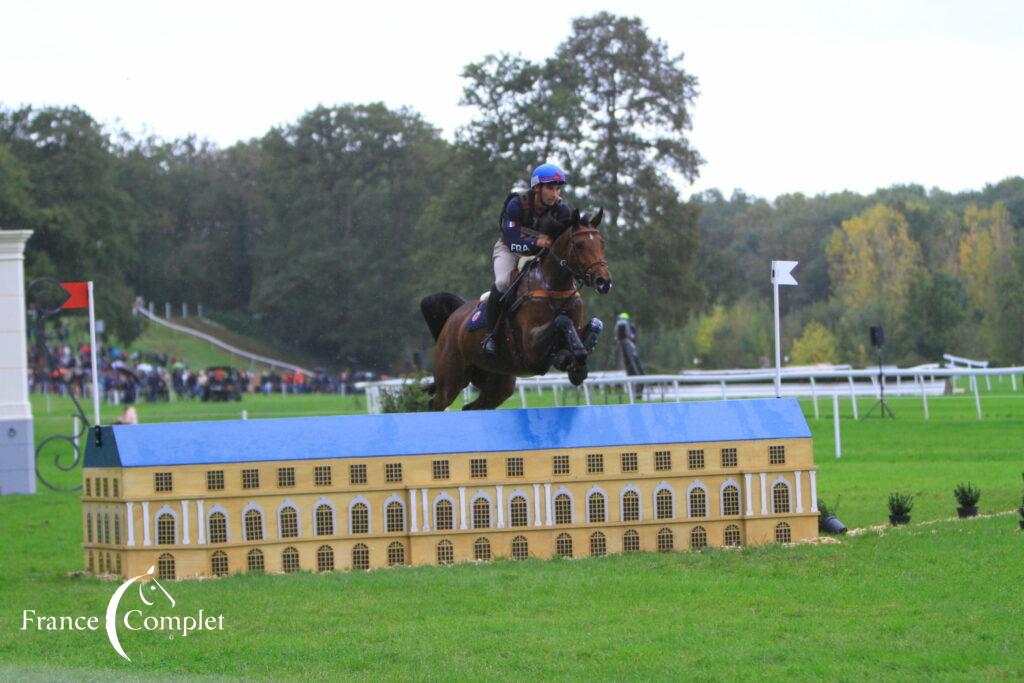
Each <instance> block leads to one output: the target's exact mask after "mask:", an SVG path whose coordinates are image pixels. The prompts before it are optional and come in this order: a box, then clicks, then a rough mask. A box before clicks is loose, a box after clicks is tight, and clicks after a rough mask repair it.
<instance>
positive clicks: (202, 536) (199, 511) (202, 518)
mask: <svg viewBox="0 0 1024 683" xmlns="http://www.w3.org/2000/svg"><path fill="white" fill-rule="evenodd" d="M196 528H197V529H199V540H198V541H197V543H199V545H203V544H205V543H206V515H205V514H204V510H203V501H202V500H197V501H196Z"/></svg>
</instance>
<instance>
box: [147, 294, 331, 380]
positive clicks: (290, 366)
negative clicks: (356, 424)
mask: <svg viewBox="0 0 1024 683" xmlns="http://www.w3.org/2000/svg"><path fill="white" fill-rule="evenodd" d="M135 312H136V313H138V314H139V315H141V316H143V317H144V318H148V319H149V320H151V321H153V322H155V323H156V324H157V325H163V326H164V327H167V328H170V329H172V330H174V331H176V332H182V333H184V334H190V335H192V336H193V337H196V338H197V339H202V340H203V341H206V342H209V343H211V344H213V345H214V346H216V347H219V348H222V349H224V350H225V351H228V352H230V353H233V354H234V355H236V356H241V357H242V358H247V359H249V360H251V361H255V362H257V363H263V364H265V365H270V366H272V367H275V368H284V369H287V370H292V371H298V372H301V373H302V374H304V375H306V376H307V377H312V376H313V373H312V372H310V371H309V370H307V369H306V368H303V367H300V366H298V365H295V364H294V363H287V362H285V361H283V360H276V359H274V358H267V357H266V356H260V355H258V354H255V353H249V352H248V351H243V350H242V349H240V348H238V347H236V346H231V344H228V343H226V342H222V341H221V340H220V339H217V338H216V337H214V336H212V335H209V334H205V333H203V332H200V331H199V330H193V329H192V328H191V327H185V326H184V325H177V324H175V323H172V322H171V321H169V320H164V319H163V318H159V317H157V316H156V315H154V314H152V313H150V312H149V311H148V310H146V308H144V307H142V306H138V307H136V309H135Z"/></svg>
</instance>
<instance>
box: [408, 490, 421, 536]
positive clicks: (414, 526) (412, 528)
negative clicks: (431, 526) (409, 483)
mask: <svg viewBox="0 0 1024 683" xmlns="http://www.w3.org/2000/svg"><path fill="white" fill-rule="evenodd" d="M409 513H410V523H409V533H413V534H414V533H416V532H417V531H419V530H420V529H419V524H418V523H417V522H418V520H417V516H416V489H409Z"/></svg>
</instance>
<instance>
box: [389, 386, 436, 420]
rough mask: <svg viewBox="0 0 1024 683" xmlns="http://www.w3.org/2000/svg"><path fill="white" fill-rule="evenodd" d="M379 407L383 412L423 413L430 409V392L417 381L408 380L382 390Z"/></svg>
mask: <svg viewBox="0 0 1024 683" xmlns="http://www.w3.org/2000/svg"><path fill="white" fill-rule="evenodd" d="M380 409H381V412H384V413H424V412H427V411H428V410H430V394H428V393H427V392H426V391H424V390H423V385H422V384H420V383H419V382H418V381H417V382H408V383H406V384H403V385H402V386H400V387H398V388H395V389H385V390H382V391H381V393H380Z"/></svg>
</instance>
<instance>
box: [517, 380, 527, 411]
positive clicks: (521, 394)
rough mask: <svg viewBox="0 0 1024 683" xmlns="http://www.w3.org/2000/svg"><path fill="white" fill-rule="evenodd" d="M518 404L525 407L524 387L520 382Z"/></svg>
mask: <svg viewBox="0 0 1024 683" xmlns="http://www.w3.org/2000/svg"><path fill="white" fill-rule="evenodd" d="M519 405H520V406H522V407H523V408H525V407H526V387H524V386H523V385H522V384H520V385H519Z"/></svg>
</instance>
